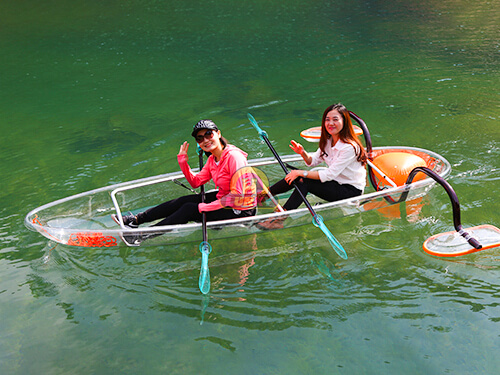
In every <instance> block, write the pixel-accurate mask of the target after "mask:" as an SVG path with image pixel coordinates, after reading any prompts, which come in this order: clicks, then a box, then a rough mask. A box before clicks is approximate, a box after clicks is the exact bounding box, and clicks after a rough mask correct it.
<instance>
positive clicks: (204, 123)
mask: <svg viewBox="0 0 500 375" xmlns="http://www.w3.org/2000/svg"><path fill="white" fill-rule="evenodd" d="M201 129H211V130H219V129H218V128H217V125H215V122H213V121H212V120H200V121H198V123H197V124H196V125H195V126H194V128H193V132H192V133H191V135H192V136H193V137H196V133H198V131H200V130H201Z"/></svg>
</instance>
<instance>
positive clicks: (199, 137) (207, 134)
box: [194, 129, 214, 143]
mask: <svg viewBox="0 0 500 375" xmlns="http://www.w3.org/2000/svg"><path fill="white" fill-rule="evenodd" d="M213 136H214V131H213V130H211V129H208V130H207V131H206V132H205V134H203V135H201V134H200V135H197V136H196V137H194V139H196V142H197V143H201V142H203V140H204V139H210V138H212V137H213Z"/></svg>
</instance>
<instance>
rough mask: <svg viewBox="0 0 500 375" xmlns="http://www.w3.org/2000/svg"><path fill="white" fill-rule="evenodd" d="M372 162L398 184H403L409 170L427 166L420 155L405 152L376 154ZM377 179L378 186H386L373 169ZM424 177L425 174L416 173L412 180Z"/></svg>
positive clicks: (385, 182) (386, 183)
mask: <svg viewBox="0 0 500 375" xmlns="http://www.w3.org/2000/svg"><path fill="white" fill-rule="evenodd" d="M373 164H375V166H377V168H379V169H380V170H381V171H382V172H384V174H385V175H386V176H387V177H389V178H390V179H391V180H392V181H394V182H395V183H396V185H398V186H403V185H404V184H405V182H406V179H407V178H408V175H409V174H410V172H411V171H412V170H413V169H414V168H416V167H427V166H428V165H427V163H426V162H425V160H424V159H422V158H421V157H420V156H418V155H415V154H413V153H407V152H388V153H384V154H381V155H378V156H377V157H375V158H374V159H373ZM374 173H375V176H376V177H377V179H378V187H379V188H381V187H382V186H388V185H389V183H388V182H387V181H385V179H384V178H382V176H380V175H379V173H378V172H377V171H374ZM424 178H425V174H423V173H418V174H417V175H416V177H415V178H414V179H413V181H418V180H421V179H424Z"/></svg>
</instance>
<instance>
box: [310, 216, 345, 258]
mask: <svg viewBox="0 0 500 375" xmlns="http://www.w3.org/2000/svg"><path fill="white" fill-rule="evenodd" d="M312 222H313V224H314V226H316V227H318V228H319V229H321V230H322V231H323V233H324V234H325V236H326V238H328V241H329V242H330V245H332V247H333V250H335V251H336V252H337V254H338V255H339V256H340V257H341V258H342V259H347V253H346V252H345V250H344V248H343V247H342V245H341V244H340V242H339V241H337V239H336V238H335V237H334V236H333V234H332V232H330V230H329V229H328V228H327V227H326V225H325V223H324V222H323V218H322V217H321V216H320V215H316V216H313V220H312Z"/></svg>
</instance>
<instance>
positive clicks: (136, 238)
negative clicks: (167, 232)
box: [120, 233, 161, 246]
mask: <svg viewBox="0 0 500 375" xmlns="http://www.w3.org/2000/svg"><path fill="white" fill-rule="evenodd" d="M160 235H161V233H148V234H144V233H138V234H120V237H121V239H122V241H123V242H125V243H126V244H127V245H128V246H141V243H143V242H144V241H146V240H148V239H151V238H154V237H157V236H160Z"/></svg>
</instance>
